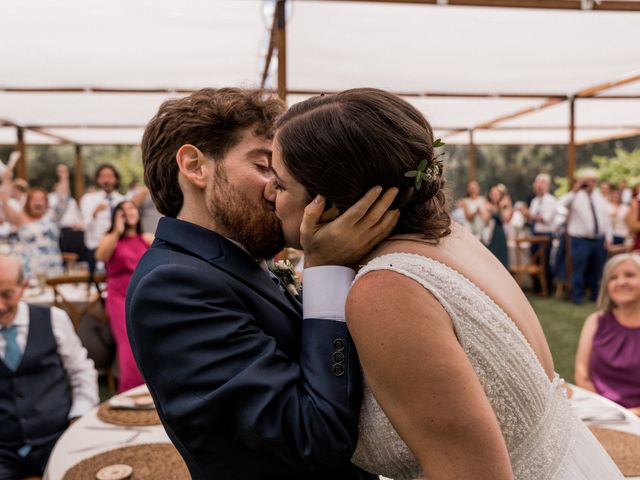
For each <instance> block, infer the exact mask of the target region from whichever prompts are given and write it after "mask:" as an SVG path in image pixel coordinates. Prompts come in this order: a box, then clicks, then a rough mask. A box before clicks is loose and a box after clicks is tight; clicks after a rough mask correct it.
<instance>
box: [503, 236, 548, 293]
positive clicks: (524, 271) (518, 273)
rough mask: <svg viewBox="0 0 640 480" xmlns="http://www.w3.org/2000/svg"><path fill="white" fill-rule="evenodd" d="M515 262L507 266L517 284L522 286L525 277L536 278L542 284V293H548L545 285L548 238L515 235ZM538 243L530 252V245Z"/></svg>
mask: <svg viewBox="0 0 640 480" xmlns="http://www.w3.org/2000/svg"><path fill="white" fill-rule="evenodd" d="M515 243H516V251H515V263H514V264H513V265H510V266H509V271H510V272H511V274H512V275H513V276H514V278H515V279H516V281H517V282H518V285H520V287H522V288H524V283H525V279H526V278H527V277H534V278H537V279H538V281H539V282H540V285H541V286H542V294H543V295H544V296H545V297H546V296H547V295H549V286H548V285H547V275H546V274H547V244H548V243H549V239H548V238H547V237H544V236H537V235H532V236H526V237H516V239H515ZM532 245H538V249H537V250H536V252H535V253H533V254H532V253H531V246H532Z"/></svg>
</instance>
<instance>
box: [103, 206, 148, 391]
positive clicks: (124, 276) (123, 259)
mask: <svg viewBox="0 0 640 480" xmlns="http://www.w3.org/2000/svg"><path fill="white" fill-rule="evenodd" d="M152 241H153V236H152V235H150V234H146V233H142V228H141V225H140V214H139V212H138V209H137V208H136V207H135V205H134V204H133V203H131V202H130V201H124V202H121V203H119V204H118V205H117V206H116V207H115V209H114V211H113V215H112V221H111V228H110V229H109V231H108V232H107V234H106V235H105V236H104V237H103V238H102V240H101V241H100V244H99V245H98V248H97V249H96V260H98V261H102V262H105V267H106V271H107V300H106V307H107V314H108V315H109V321H110V324H111V330H112V332H113V336H114V339H115V341H116V349H117V354H118V367H119V371H120V379H119V382H118V391H120V392H122V391H125V390H129V389H130V388H133V387H135V386H137V385H141V384H142V383H144V380H143V379H142V375H140V372H139V371H138V367H137V365H136V362H135V360H134V358H133V354H132V352H131V346H130V345H129V339H128V337H127V328H126V325H125V305H124V303H125V297H126V294H127V287H128V286H129V281H130V280H131V275H132V274H133V270H134V269H135V268H136V265H138V261H139V260H140V258H141V257H142V255H143V254H144V252H145V251H146V250H147V248H148V247H149V245H150V244H151V242H152Z"/></svg>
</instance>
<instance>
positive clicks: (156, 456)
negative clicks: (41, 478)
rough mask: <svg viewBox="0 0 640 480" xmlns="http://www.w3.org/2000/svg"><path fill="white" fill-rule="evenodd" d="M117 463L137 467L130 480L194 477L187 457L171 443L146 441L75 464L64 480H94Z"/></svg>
mask: <svg viewBox="0 0 640 480" xmlns="http://www.w3.org/2000/svg"><path fill="white" fill-rule="evenodd" d="M114 463H124V464H126V465H130V466H131V467H133V474H132V475H131V477H129V479H127V480H159V479H162V480H191V475H189V470H188V469H187V466H186V465H185V463H184V460H182V457H181V456H180V454H179V453H178V451H177V450H176V449H175V447H174V446H173V445H171V444H170V443H145V444H142V445H133V446H131V447H123V448H118V449H116V450H109V451H108V452H104V453H100V454H98V455H95V456H93V457H91V458H87V459H86V460H83V461H81V462H80V463H78V464H76V465H74V466H73V467H71V468H70V469H69V470H67V472H66V473H65V474H64V477H62V480H93V479H95V478H96V473H98V471H99V470H100V469H101V468H104V467H106V466H108V465H113V464H114Z"/></svg>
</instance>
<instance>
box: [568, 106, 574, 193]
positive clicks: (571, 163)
mask: <svg viewBox="0 0 640 480" xmlns="http://www.w3.org/2000/svg"><path fill="white" fill-rule="evenodd" d="M575 136H576V98H575V97H571V99H570V100H569V145H568V146H567V178H568V180H569V189H571V188H572V187H573V182H574V180H575V178H574V176H575V173H576V138H575Z"/></svg>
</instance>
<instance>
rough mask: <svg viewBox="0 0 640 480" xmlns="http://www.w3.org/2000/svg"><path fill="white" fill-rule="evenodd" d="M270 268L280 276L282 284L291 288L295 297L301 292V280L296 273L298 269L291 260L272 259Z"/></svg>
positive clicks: (290, 290)
mask: <svg viewBox="0 0 640 480" xmlns="http://www.w3.org/2000/svg"><path fill="white" fill-rule="evenodd" d="M269 270H271V271H272V272H273V274H274V275H275V276H276V277H278V279H279V280H280V282H281V283H282V285H284V287H285V288H286V289H287V290H289V293H291V295H293V296H294V297H295V296H297V295H298V293H299V292H300V280H299V279H298V276H297V275H296V270H295V268H294V266H293V264H292V263H291V262H290V261H289V260H278V261H277V262H274V261H271V262H270V265H269Z"/></svg>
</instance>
